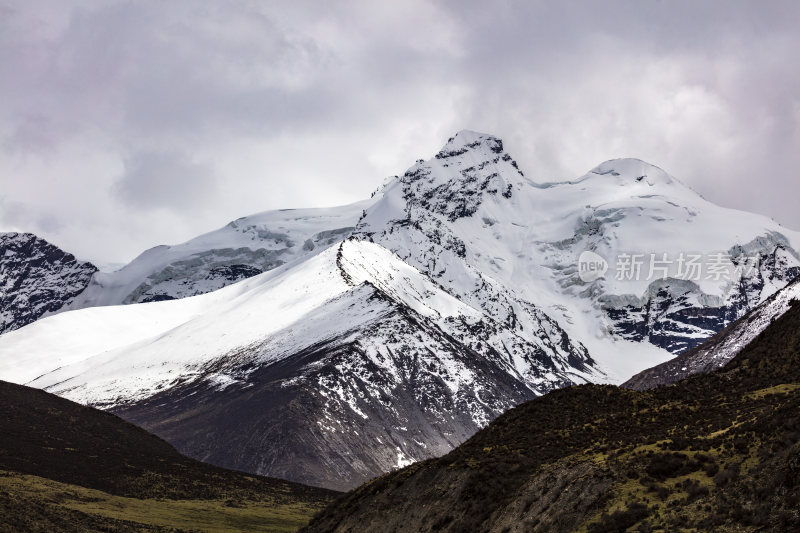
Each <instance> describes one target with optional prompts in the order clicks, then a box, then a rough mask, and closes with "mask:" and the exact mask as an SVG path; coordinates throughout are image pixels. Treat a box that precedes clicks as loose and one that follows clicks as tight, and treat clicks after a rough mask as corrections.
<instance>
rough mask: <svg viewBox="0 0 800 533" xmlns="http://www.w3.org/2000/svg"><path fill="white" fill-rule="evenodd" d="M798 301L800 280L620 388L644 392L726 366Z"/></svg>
mask: <svg viewBox="0 0 800 533" xmlns="http://www.w3.org/2000/svg"><path fill="white" fill-rule="evenodd" d="M798 300H800V278H798V279H796V280H795V281H793V282H792V283H790V284H789V285H787V286H786V287H784V288H783V289H781V290H780V291H778V292H776V293H775V294H773V295H772V296H771V297H769V298H768V299H767V300H765V301H764V302H762V303H761V304H759V305H758V307H756V308H755V309H753V310H752V311H750V312H749V313H747V314H746V315H745V316H743V317H742V318H740V319H739V320H737V321H736V322H734V323H733V324H731V325H730V326H728V327H727V328H725V329H724V330H722V331H720V332H719V333H717V334H716V335H714V336H713V337H711V338H710V339H709V340H708V341H706V342H704V343H703V344H701V345H700V346H697V347H695V348H692V349H691V350H687V351H686V352H683V353H682V354H680V355H679V356H678V357H676V358H675V359H671V360H669V361H667V362H665V363H662V364H660V365H657V366H655V367H653V368H648V369H647V370H643V371H641V372H639V373H638V374H636V375H635V376H633V377H632V378H631V379H629V380H628V381H626V382H625V383H623V384H622V386H623V387H626V388H629V389H633V390H646V389H649V388H652V387H657V386H659V385H668V384H670V383H675V382H676V381H680V380H681V379H683V378H686V377H688V376H691V375H694V374H703V373H706V372H711V371H712V370H715V369H717V368H720V367H722V366H725V364H726V363H727V362H728V361H730V360H731V359H733V358H734V357H735V356H736V355H737V354H738V353H739V352H740V351H741V350H743V349H744V348H745V347H746V346H747V345H748V344H749V343H750V342H751V341H752V340H753V339H755V338H756V337H757V336H758V335H759V334H760V333H761V332H762V331H764V330H765V329H766V328H767V327H768V326H769V325H770V324H772V323H773V322H774V321H775V320H776V319H777V318H778V317H780V316H781V315H782V314H784V313H785V312H786V311H788V310H789V308H790V307H791V306H792V304H793V302H796V301H798Z"/></svg>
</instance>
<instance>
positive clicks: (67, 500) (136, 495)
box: [0, 381, 334, 531]
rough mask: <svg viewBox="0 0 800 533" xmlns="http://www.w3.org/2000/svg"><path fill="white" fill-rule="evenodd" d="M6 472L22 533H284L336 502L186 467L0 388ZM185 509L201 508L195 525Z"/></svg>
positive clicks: (126, 434) (11, 388)
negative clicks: (211, 531)
mask: <svg viewBox="0 0 800 533" xmlns="http://www.w3.org/2000/svg"><path fill="white" fill-rule="evenodd" d="M0 472H2V473H0V524H2V526H0V528H6V527H8V528H10V529H11V530H17V531H75V530H76V529H84V530H86V529H93V530H103V531H117V530H121V531H133V530H141V529H158V530H161V529H167V528H169V527H175V526H180V525H183V526H184V527H185V529H187V530H189V529H192V530H196V529H197V528H204V527H219V528H220V529H225V528H226V527H230V528H231V529H236V527H237V526H236V525H237V523H239V524H242V523H249V524H250V525H251V527H253V528H258V529H259V530H262V531H269V530H272V531H279V530H283V529H284V528H291V527H293V526H294V527H297V526H298V525H301V524H302V523H303V521H304V513H305V517H308V516H309V515H310V514H311V513H312V512H313V510H314V509H316V508H318V507H319V506H320V505H322V504H323V503H324V502H327V501H329V500H330V499H331V498H332V497H333V496H334V494H333V493H330V492H328V491H324V490H320V489H314V488H311V487H304V486H302V485H296V484H292V483H288V482H285V481H280V480H275V479H269V478H262V477H254V476H249V475H245V474H242V473H240V472H232V471H226V470H223V469H220V468H215V467H213V466H210V465H206V464H203V463H199V462H197V461H193V460H191V459H187V458H186V457H184V456H182V455H180V454H178V453H177V452H176V451H175V449H174V448H173V447H172V446H170V445H169V444H167V443H166V442H164V441H163V440H161V439H159V438H157V437H155V436H154V435H152V434H149V433H147V432H146V431H144V430H142V429H140V428H138V427H136V426H133V425H132V424H129V423H127V422H124V421H123V420H121V419H119V418H117V417H116V416H113V415H111V414H108V413H104V412H102V411H98V410H96V409H92V408H89V407H83V406H80V405H77V404H74V403H72V402H70V401H67V400H64V399H61V398H58V397H56V396H54V395H52V394H48V393H46V392H43V391H40V390H36V389H31V388H28V387H23V386H20V385H14V384H11V383H6V382H2V381H0ZM226 501H227V502H229V505H228V506H227V507H226V505H225V502H226ZM170 502H172V503H170ZM181 507H183V512H184V513H185V512H187V511H188V512H191V511H192V509H193V508H194V509H196V512H197V514H196V515H195V516H194V524H193V525H192V526H187V522H186V519H185V518H184V517H183V516H181V510H180V508H181ZM203 507H205V508H206V512H203V511H202V509H203ZM142 508H149V511H142V510H141V509H142ZM211 509H213V510H214V512H215V513H217V516H216V518H215V519H214V520H213V521H209V517H210V515H211V514H212V513H209V512H208V511H210V510H211ZM245 510H246V511H245ZM170 512H171V513H172V514H171V515H170ZM282 512H283V513H286V517H285V518H284V519H283V522H281V513H282ZM291 512H294V516H291ZM306 519H307V518H306ZM242 521H244V522H242ZM265 526H266V527H265ZM239 527H241V525H240V526H239Z"/></svg>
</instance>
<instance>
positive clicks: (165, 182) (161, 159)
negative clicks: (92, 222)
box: [114, 152, 217, 213]
mask: <svg viewBox="0 0 800 533" xmlns="http://www.w3.org/2000/svg"><path fill="white" fill-rule="evenodd" d="M124 168H125V171H124V172H123V174H122V176H121V177H120V178H119V180H118V181H117V182H116V183H115V184H114V192H115V193H116V196H117V197H118V198H119V199H120V200H121V201H122V202H123V203H124V204H127V205H129V206H133V207H137V208H140V209H145V210H147V209H157V208H161V209H164V208H166V209H169V208H174V209H179V210H183V211H185V212H187V213H191V211H192V210H193V209H195V208H197V207H204V206H206V205H208V203H209V201H210V200H212V199H213V196H214V193H215V192H216V189H217V183H216V178H215V176H214V173H213V170H212V169H210V168H208V167H207V166H204V165H202V164H199V163H196V162H194V161H191V160H189V159H188V158H187V157H186V156H185V155H184V154H181V153H176V152H139V153H136V154H134V155H132V156H130V157H128V158H126V159H125V163H124Z"/></svg>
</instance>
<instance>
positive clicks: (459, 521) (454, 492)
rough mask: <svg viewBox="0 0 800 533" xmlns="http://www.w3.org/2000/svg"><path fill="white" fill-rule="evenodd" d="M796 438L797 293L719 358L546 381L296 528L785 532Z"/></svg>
mask: <svg viewBox="0 0 800 533" xmlns="http://www.w3.org/2000/svg"><path fill="white" fill-rule="evenodd" d="M798 441H800V305H796V304H795V305H793V306H792V307H791V308H790V309H789V311H787V312H786V313H785V314H784V315H783V316H781V317H780V318H777V319H776V320H775V321H774V322H773V323H772V325H770V326H769V327H768V328H767V329H766V330H765V331H764V332H763V333H761V334H760V335H759V336H757V337H756V338H755V339H754V340H753V341H752V342H751V343H750V344H749V345H748V346H747V347H746V349H744V350H743V351H741V353H740V354H739V355H738V356H737V357H736V358H735V359H733V361H731V362H730V363H729V364H728V365H726V366H725V367H724V368H723V369H721V370H718V371H716V372H712V373H710V374H706V375H699V376H694V377H691V378H689V379H686V380H684V381H682V382H680V383H678V384H676V385H674V386H671V387H662V388H659V389H655V390H651V391H645V392H636V391H631V390H625V389H621V388H617V387H612V386H597V385H588V386H579V387H572V388H569V389H563V390H558V391H554V392H551V393H549V394H547V395H545V396H543V397H541V398H538V399H536V400H533V401H531V402H528V403H526V404H523V405H521V406H519V407H517V408H515V409H512V410H511V411H509V412H508V413H507V414H505V415H503V416H501V417H500V418H498V419H497V420H496V421H494V422H493V423H491V424H490V425H489V426H488V427H487V428H486V429H484V430H482V431H481V432H479V433H478V434H476V435H475V436H474V437H473V438H472V439H470V440H469V441H467V442H466V443H465V444H463V445H462V446H459V447H458V448H456V449H455V450H454V451H453V452H451V453H449V454H447V455H445V456H444V457H442V458H439V459H434V460H430V461H426V462H422V463H418V464H415V465H412V466H410V467H408V468H405V469H403V470H400V471H397V472H394V473H390V474H387V475H385V476H382V477H380V478H378V479H376V480H374V481H372V482H370V483H367V484H366V485H364V486H362V487H361V488H359V489H357V490H355V491H353V492H351V493H349V494H347V495H346V496H344V497H343V498H341V499H340V500H338V501H337V502H335V503H334V504H333V505H331V506H330V507H329V508H328V509H326V510H325V511H324V512H323V513H322V514H320V515H319V516H317V517H316V518H315V519H314V520H313V521H312V523H311V524H310V525H309V526H308V527H307V528H306V529H305V530H304V531H308V532H321V531H367V530H369V531H377V532H380V531H387V532H388V531H393V532H402V531H415V532H417V531H520V532H521V531H548V532H550V531H588V532H600V531H609V532H610V531H625V530H630V531H665V530H666V531H677V530H684V529H687V530H688V529H694V530H700V531H711V530H713V531H797V530H798V529H800V443H799V442H798Z"/></svg>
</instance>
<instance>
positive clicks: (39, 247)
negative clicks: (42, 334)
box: [0, 233, 97, 333]
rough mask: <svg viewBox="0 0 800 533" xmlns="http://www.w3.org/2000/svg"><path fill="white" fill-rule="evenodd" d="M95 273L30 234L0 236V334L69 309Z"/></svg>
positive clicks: (85, 264) (88, 267) (89, 266)
mask: <svg viewBox="0 0 800 533" xmlns="http://www.w3.org/2000/svg"><path fill="white" fill-rule="evenodd" d="M96 271H97V268H96V267H95V266H94V265H92V264H91V263H87V262H81V261H78V260H76V259H75V257H74V256H73V255H72V254H68V253H66V252H64V251H63V250H61V249H60V248H58V247H56V246H53V245H52V244H50V243H49V242H47V241H45V240H44V239H40V238H39V237H37V236H35V235H33V234H31V233H0V333H3V332H5V331H11V330H14V329H18V328H21V327H22V326H24V325H26V324H30V323H31V322H33V321H35V320H37V319H38V318H40V317H41V316H43V315H45V314H47V313H52V312H55V311H58V310H60V309H61V308H63V307H64V306H66V305H69V304H70V303H71V302H72V301H73V299H74V298H75V297H76V296H77V295H78V294H80V293H81V292H82V291H83V290H84V289H85V288H86V287H87V286H88V284H89V280H90V279H91V278H92V275H93V274H94V273H95V272H96Z"/></svg>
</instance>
